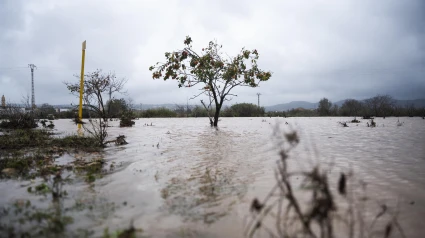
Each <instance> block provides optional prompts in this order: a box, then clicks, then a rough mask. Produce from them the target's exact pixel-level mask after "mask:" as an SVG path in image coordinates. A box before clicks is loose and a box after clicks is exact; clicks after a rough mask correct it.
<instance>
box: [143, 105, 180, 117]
mask: <svg viewBox="0 0 425 238" xmlns="http://www.w3.org/2000/svg"><path fill="white" fill-rule="evenodd" d="M141 117H146V118H154V117H177V113H176V112H175V111H172V110H170V109H167V108H164V107H160V108H155V109H148V110H145V111H143V112H142V113H141Z"/></svg>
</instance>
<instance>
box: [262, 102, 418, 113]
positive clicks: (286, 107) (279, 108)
mask: <svg viewBox="0 0 425 238" xmlns="http://www.w3.org/2000/svg"><path fill="white" fill-rule="evenodd" d="M346 100H347V99H345V100H341V101H337V102H332V104H336V105H338V107H341V106H342V104H344V102H345V101H346ZM360 101H363V100H360ZM395 103H396V105H398V106H403V107H404V106H409V105H413V106H414V107H415V108H425V99H414V100H397V99H396V100H395ZM318 105H319V103H318V102H316V103H312V102H306V101H293V102H289V103H282V104H277V105H273V106H266V107H265V109H266V112H270V111H287V110H291V109H295V108H304V109H316V108H317V107H318Z"/></svg>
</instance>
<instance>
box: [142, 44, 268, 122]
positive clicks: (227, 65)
mask: <svg viewBox="0 0 425 238" xmlns="http://www.w3.org/2000/svg"><path fill="white" fill-rule="evenodd" d="M183 43H184V47H183V49H181V50H177V51H174V52H166V53H165V59H166V61H165V63H157V64H155V65H154V66H151V67H149V70H150V71H153V73H152V78H153V79H160V78H162V79H164V80H168V79H172V80H176V81H177V83H178V86H179V87H194V86H196V85H198V84H200V85H201V86H202V87H201V89H200V93H198V94H196V95H195V96H194V98H195V97H198V96H200V95H206V96H208V98H209V99H210V103H209V104H208V106H207V105H206V104H205V103H203V102H202V104H203V105H204V107H206V108H209V107H210V106H211V104H212V103H214V104H215V109H216V110H215V113H214V118H211V117H210V123H211V125H212V126H215V127H216V126H217V123H218V117H219V114H220V109H221V107H222V105H223V102H224V101H225V100H229V98H228V96H237V95H234V94H231V90H232V89H233V88H235V87H237V86H249V87H257V86H258V85H259V83H260V82H262V81H267V80H269V79H270V77H271V76H272V73H271V72H270V71H264V70H261V69H260V68H259V67H258V65H257V60H258V59H259V54H258V51H257V50H256V49H254V50H246V49H245V48H242V50H241V51H240V53H239V54H238V55H236V56H235V57H233V58H229V59H228V58H225V57H224V56H223V53H222V52H221V49H222V45H219V44H217V42H213V41H210V42H209V44H208V46H207V47H205V48H202V52H201V53H196V52H195V51H194V49H193V48H192V38H191V37H189V36H187V37H186V39H185V40H184V42H183Z"/></svg>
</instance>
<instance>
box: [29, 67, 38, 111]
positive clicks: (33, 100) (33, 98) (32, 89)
mask: <svg viewBox="0 0 425 238" xmlns="http://www.w3.org/2000/svg"><path fill="white" fill-rule="evenodd" d="M28 67H30V69H31V93H32V94H31V108H32V110H34V109H35V95H34V69H36V68H37V66H35V65H34V64H28Z"/></svg>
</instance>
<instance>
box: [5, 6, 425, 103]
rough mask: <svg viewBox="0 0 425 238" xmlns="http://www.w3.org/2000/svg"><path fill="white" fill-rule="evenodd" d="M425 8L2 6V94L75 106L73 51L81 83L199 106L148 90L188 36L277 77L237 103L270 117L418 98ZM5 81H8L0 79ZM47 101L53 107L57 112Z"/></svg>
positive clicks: (145, 99) (165, 90)
mask: <svg viewBox="0 0 425 238" xmlns="http://www.w3.org/2000/svg"><path fill="white" fill-rule="evenodd" d="M423 22H425V2H423V1H421V0H407V1H396V0H386V1H384V0H381V1H380V0H377V1H366V0H364V1H358V0H348V1H336V0H335V1H321V0H317V1H277V0H276V1H224V0H218V1H195V0H190V1H182V0H180V1H179V0H171V1H153V0H146V1H130V0H128V1H113V0H106V1H103V0H93V1H83V0H76V1H54V0H43V1H31V2H28V1H14V0H6V1H1V2H0V55H1V57H0V79H2V80H0V94H5V96H6V97H7V98H8V100H9V101H20V100H21V98H22V95H27V94H28V93H29V92H30V86H31V84H30V71H29V68H26V66H27V65H28V64H29V63H33V64H35V65H37V66H38V68H37V70H36V71H35V90H36V102H37V103H45V102H46V103H51V104H58V103H70V102H76V99H75V98H74V97H73V96H71V95H70V94H69V93H68V92H67V90H66V87H65V86H64V84H63V81H72V80H77V79H76V78H75V77H74V76H73V75H74V74H78V73H79V68H80V60H81V42H82V41H83V40H87V51H86V72H87V71H92V70H95V69H97V68H101V69H103V70H104V71H115V72H116V74H117V76H119V77H126V78H128V79H129V81H128V84H127V88H128V92H129V96H130V97H131V98H133V99H134V101H135V103H175V102H179V103H185V102H186V100H187V98H190V97H191V96H193V95H194V94H196V90H193V89H179V88H178V87H177V85H176V84H175V82H173V81H166V82H164V81H162V80H152V78H151V75H150V72H149V71H148V67H149V66H150V65H153V64H154V63H156V62H157V61H161V60H163V59H164V52H166V51H171V50H175V49H178V48H179V47H182V41H183V39H184V38H185V36H186V35H191V36H192V38H193V40H194V47H195V49H201V48H202V47H203V46H205V45H207V44H208V42H209V41H210V40H214V39H215V40H217V41H218V42H219V43H222V44H223V50H224V51H225V52H227V53H228V54H229V55H234V54H236V53H237V52H239V51H240V49H241V48H242V47H244V46H245V47H247V48H255V49H257V50H258V51H259V52H260V60H259V64H260V67H262V68H264V69H266V70H271V71H273V77H272V78H271V79H270V80H269V81H268V82H265V83H263V84H262V85H261V86H260V87H259V88H256V89H252V88H240V89H237V90H236V91H235V94H237V95H238V97H237V98H234V99H233V102H253V103H255V102H256V100H257V96H256V93H257V92H260V93H262V96H261V102H262V104H264V105H272V104H278V103H283V102H289V101H293V100H307V101H312V102H315V101H318V100H319V99H320V98H322V97H327V98H329V99H331V100H334V101H336V100H341V99H345V98H358V99H363V98H366V97H371V96H374V95H376V94H378V93H381V94H382V93H388V94H391V95H392V96H394V97H395V98H400V99H408V98H420V97H423V96H422V95H423V93H424V92H425V80H424V76H425V71H424V69H425V67H424V66H425V28H424V27H423ZM6 78H7V79H10V80H4V79H6ZM53 99H54V100H53Z"/></svg>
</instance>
